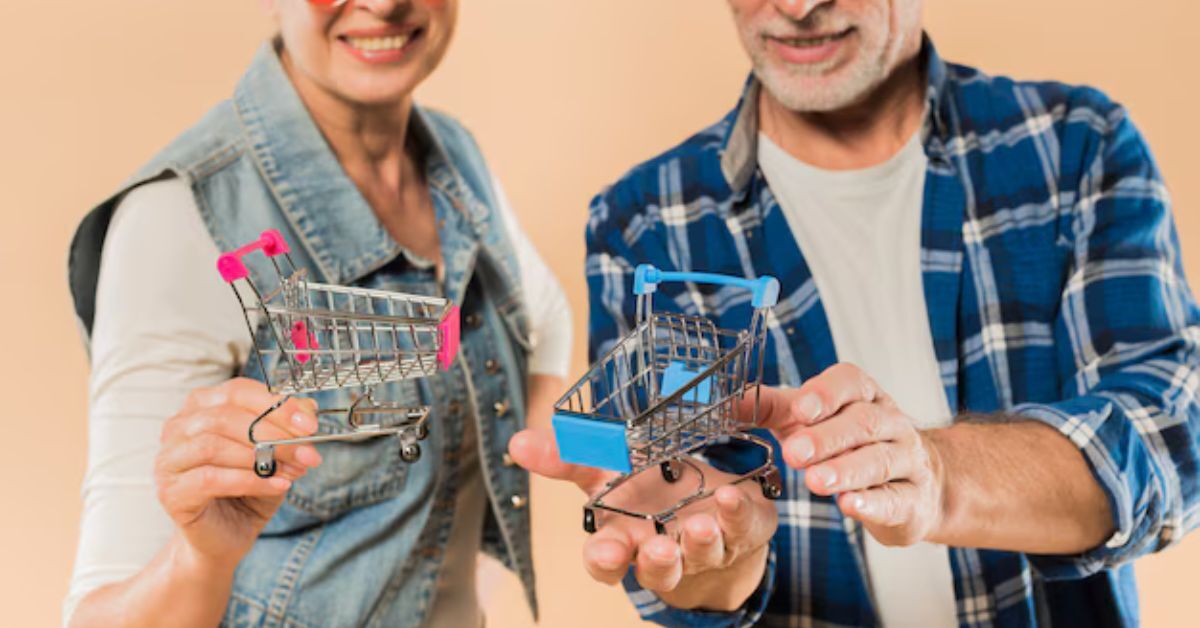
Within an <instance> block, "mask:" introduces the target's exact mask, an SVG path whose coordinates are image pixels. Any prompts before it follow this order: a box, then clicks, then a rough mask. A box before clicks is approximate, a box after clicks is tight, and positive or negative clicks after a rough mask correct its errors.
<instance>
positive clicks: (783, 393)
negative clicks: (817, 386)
mask: <svg viewBox="0 0 1200 628" xmlns="http://www.w3.org/2000/svg"><path fill="white" fill-rule="evenodd" d="M799 393H800V390H799V389H796V388H783V387H775V386H759V387H758V397H757V401H758V412H757V416H756V413H755V408H754V402H755V391H754V390H753V389H751V390H747V391H746V395H745V397H742V398H741V399H738V400H737V402H736V406H735V408H734V411H735V413H736V415H737V417H738V418H739V419H740V420H741V421H743V422H745V423H753V424H754V425H755V426H757V427H763V428H767V429H769V430H771V431H772V432H774V433H775V436H776V437H777V438H778V439H779V440H780V441H783V440H784V439H786V438H788V437H789V436H791V435H792V434H793V433H795V432H796V431H798V430H800V429H802V428H805V427H808V425H809V424H810V420H809V418H808V417H807V416H805V415H804V413H802V412H801V411H800V409H799V408H798V407H797V399H798V397H799Z"/></svg>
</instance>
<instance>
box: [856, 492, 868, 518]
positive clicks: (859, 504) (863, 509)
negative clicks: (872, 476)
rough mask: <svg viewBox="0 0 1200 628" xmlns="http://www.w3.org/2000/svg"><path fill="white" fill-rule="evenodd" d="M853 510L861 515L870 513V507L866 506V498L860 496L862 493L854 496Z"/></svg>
mask: <svg viewBox="0 0 1200 628" xmlns="http://www.w3.org/2000/svg"><path fill="white" fill-rule="evenodd" d="M854 510H855V511H856V512H858V513H859V514H862V515H869V514H871V509H870V508H868V507H867V500H865V499H863V498H862V495H855V496H854Z"/></svg>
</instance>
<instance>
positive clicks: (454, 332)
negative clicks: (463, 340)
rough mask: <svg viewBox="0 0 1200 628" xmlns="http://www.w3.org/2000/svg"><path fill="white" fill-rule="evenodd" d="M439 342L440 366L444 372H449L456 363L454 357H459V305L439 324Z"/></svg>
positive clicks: (438, 356) (451, 307)
mask: <svg viewBox="0 0 1200 628" xmlns="http://www.w3.org/2000/svg"><path fill="white" fill-rule="evenodd" d="M438 341H439V345H438V353H437V360H438V366H440V367H442V370H443V371H449V370H450V365H451V364H453V363H454V356H456V355H458V306H457V305H451V306H450V311H449V312H446V317H445V318H443V319H442V322H440V323H438Z"/></svg>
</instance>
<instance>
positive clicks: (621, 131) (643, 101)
mask: <svg viewBox="0 0 1200 628" xmlns="http://www.w3.org/2000/svg"><path fill="white" fill-rule="evenodd" d="M462 4H463V7H462V11H461V13H462V17H461V23H460V28H459V33H458V37H457V41H456V42H455V44H454V46H453V47H452V48H451V51H450V55H449V57H448V59H447V61H446V63H445V65H444V66H443V67H442V69H441V70H440V71H439V73H438V74H437V75H436V76H435V77H434V79H433V80H431V81H430V82H429V84H428V85H427V86H425V88H424V89H423V90H422V97H423V100H424V102H426V103H430V104H435V105H437V106H439V107H442V108H444V109H446V110H449V111H451V112H454V113H455V114H457V115H458V116H459V117H460V118H461V119H462V120H464V121H465V122H466V124H467V125H468V126H469V127H470V128H471V129H473V130H474V132H475V134H476V135H477V136H478V138H479V139H480V141H481V143H482V145H483V146H484V148H485V151H486V152H487V154H488V156H489V157H490V160H491V162H492V165H493V167H494V168H495V170H496V171H497V172H498V173H499V174H500V176H501V178H502V179H503V180H504V181H505V184H506V186H507V189H508V192H509V195H510V196H511V197H512V200H513V201H514V203H515V205H516V207H517V210H518V212H519V213H520V215H521V217H522V219H523V222H524V224H525V226H526V228H527V229H528V230H529V232H530V233H531V235H532V238H533V240H534V241H535V242H536V244H537V245H538V246H539V247H540V248H541V249H542V252H543V254H544V255H545V256H546V257H547V258H549V260H550V261H551V263H552V265H553V267H554V268H555V269H556V270H557V271H558V273H559V277H560V278H561V279H562V280H563V282H564V284H565V285H566V288H567V291H568V294H569V297H570V299H571V303H572V305H573V307H574V308H575V321H576V325H577V330H578V334H577V335H578V338H577V340H578V342H577V348H576V354H575V362H574V365H575V371H574V372H579V370H580V369H582V367H583V354H584V351H583V346H584V344H583V339H584V333H585V332H584V329H585V327H584V325H585V321H586V319H585V314H586V312H585V300H584V299H585V294H584V285H583V282H582V280H581V278H582V255H583V248H582V230H583V227H582V226H583V223H584V219H585V208H586V205H587V202H588V200H589V199H590V197H591V196H592V195H593V194H594V193H595V192H596V191H598V190H599V189H600V188H601V186H603V185H604V184H606V183H608V182H610V181H612V180H613V179H614V178H616V177H617V176H618V175H620V174H621V173H622V172H623V171H624V170H625V169H626V168H628V167H629V166H631V165H632V164H634V163H635V162H637V161H640V160H642V159H644V158H646V157H649V156H651V155H653V154H655V153H657V152H659V151H661V150H663V149H665V148H667V147H669V146H671V145H673V144H674V143H676V142H677V141H679V140H681V139H682V138H684V137H686V136H687V135H688V134H690V133H691V132H693V131H694V130H696V129H699V128H701V127H702V126H705V125H707V124H709V123H710V122H711V121H714V120H715V119H717V118H718V117H719V116H720V115H722V114H723V113H724V112H725V111H727V110H728V109H729V108H730V107H731V106H732V105H733V104H734V102H735V99H736V97H737V93H738V88H739V86H740V85H741V82H742V80H743V77H744V74H745V72H746V70H747V64H746V61H745V59H744V56H743V53H742V51H741V49H740V47H739V46H738V43H737V41H736V37H735V34H734V31H733V29H732V27H731V24H730V20H729V18H728V15H727V9H726V7H725V4H724V3H723V2H720V1H719V0H604V1H601V2H582V1H579V0H503V1H501V0H464V2H463V3H462ZM926 13H927V24H928V28H929V30H930V31H931V32H932V34H933V36H934V37H935V39H936V41H937V42H938V44H939V47H940V50H941V52H942V54H943V55H944V56H946V57H947V58H950V59H953V60H957V61H961V62H965V63H970V64H973V65H977V66H980V67H982V68H984V69H986V70H988V71H991V72H993V73H1006V74H1012V75H1015V76H1018V77H1023V78H1055V79H1060V80H1066V81H1071V82H1087V83H1091V84H1094V85H1097V86H1099V87H1100V88H1102V89H1104V90H1106V91H1107V92H1108V93H1109V94H1111V95H1113V96H1114V97H1115V98H1117V99H1119V100H1121V101H1123V102H1124V103H1126V104H1127V105H1128V106H1129V107H1130V109H1132V111H1133V114H1134V117H1135V118H1136V120H1137V121H1138V122H1139V124H1140V126H1141V128H1142V129H1143V131H1144V132H1145V134H1146V135H1147V136H1148V137H1149V139H1150V142H1151V144H1152V146H1153V147H1154V150H1155V153H1156V155H1157V158H1158V160H1159V163H1160V164H1161V165H1162V169H1163V170H1164V171H1165V173H1166V178H1167V181H1168V183H1169V185H1170V187H1171V189H1172V192H1173V194H1174V198H1175V201H1176V208H1177V220H1178V222H1179V225H1180V228H1181V231H1182V234H1183V242H1184V247H1185V249H1186V251H1185V253H1186V262H1187V266H1188V271H1189V274H1190V275H1191V276H1192V277H1193V278H1195V277H1200V249H1198V247H1200V216H1198V215H1197V213H1196V212H1195V211H1194V210H1189V209H1187V208H1192V207H1194V206H1195V205H1196V204H1197V203H1200V178H1198V177H1196V175H1195V174H1194V170H1195V167H1196V160H1195V159H1194V158H1192V157H1191V154H1190V152H1191V150H1193V149H1194V148H1195V146H1196V143H1197V140H1200V122H1198V117H1197V115H1196V113H1195V110H1196V106H1197V99H1198V98H1200V90H1198V89H1197V87H1196V84H1195V79H1196V77H1197V76H1198V74H1197V69H1196V63H1197V61H1200V41H1198V38H1197V37H1196V36H1195V34H1194V32H1195V31H1194V29H1195V25H1196V24H1197V23H1198V22H1200V9H1198V8H1197V5H1196V4H1195V3H1194V2H1191V1H1190V0H1153V1H1152V0H1145V1H1143V2H1138V3H1125V2H1097V1H1096V0H1070V1H1059V2H1053V3H1051V2H1046V0H1003V1H1001V0H972V1H965V0H930V1H929V2H927V11H926ZM0 24H3V25H4V37H3V38H2V39H0V85H2V86H3V94H4V95H3V97H2V98H0V147H2V148H0V183H2V186H0V193H2V194H3V197H4V198H5V199H6V201H5V205H6V206H5V208H4V210H3V211H2V212H0V264H2V268H4V269H5V270H6V271H7V272H5V273H3V279H2V280H0V281H2V283H0V288H2V289H3V293H2V294H3V297H2V298H3V306H0V330H3V338H2V339H0V391H2V393H3V396H2V399H3V406H4V412H3V414H4V427H3V432H0V434H2V435H3V436H2V437H0V477H2V478H3V479H4V480H3V482H2V483H0V504H3V507H2V508H3V514H2V515H0V599H2V600H4V603H3V604H2V605H0V624H3V625H10V626H49V625H53V624H54V623H56V622H57V621H58V615H59V610H58V608H59V606H58V605H59V601H60V600H61V598H62V595H63V593H64V591H65V587H66V582H67V578H68V575H69V573H70V569H71V562H72V560H73V553H74V548H75V534H76V527H77V525H78V516H79V501H78V489H79V482H80V479H81V477H82V474H83V470H84V465H85V451H86V450H85V438H86V436H85V435H86V423H85V411H86V406H85V381H86V374H87V368H86V362H85V359H84V355H83V352H82V351H81V349H80V346H79V343H78V336H77V334H76V331H75V327H74V323H73V319H72V316H71V313H70V306H69V303H68V299H67V292H66V285H65V282H64V272H65V269H64V260H65V252H66V245H67V241H68V238H69V236H70V233H71V230H72V227H73V226H74V224H75V223H76V221H77V220H78V219H79V218H80V217H81V216H82V214H83V212H84V211H85V210H86V209H87V208H88V207H89V205H90V204H91V203H93V202H95V201H97V200H99V199H101V198H102V197H103V196H104V195H106V194H107V193H108V192H109V191H111V190H112V189H113V188H114V187H115V186H116V185H117V184H118V183H119V182H120V181H121V180H122V179H123V178H124V177H125V176H127V175H128V174H129V173H131V172H132V171H133V169H134V168H135V167H136V166H137V165H138V164H140V163H141V162H142V161H144V160H145V159H147V158H148V157H150V156H151V155H152V154H153V153H154V152H155V151H156V150H157V149H158V148H159V147H161V146H162V145H164V144H165V143H166V142H167V141H168V140H170V139H171V138H172V137H173V136H174V135H175V134H177V133H178V132H180V131H182V130H183V129H184V128H185V127H186V126H188V125H189V124H190V123H191V122H192V121H194V120H196V119H197V118H198V117H199V116H200V115H201V114H202V113H203V112H204V111H205V110H207V109H208V108H209V107H210V106H211V105H212V104H213V103H214V102H216V101H217V100H219V99H221V98H223V97H225V96H226V95H227V94H229V93H230V91H231V89H232V87H233V85H234V82H235V81H236V80H237V78H238V76H239V75H240V73H241V71H242V69H243V68H244V66H245V65H246V64H247V62H248V61H249V59H250V57H251V55H252V54H253V52H254V50H255V47H256V45H257V43H258V42H259V41H260V40H261V39H262V38H263V37H264V36H265V35H266V34H267V33H268V32H269V29H270V24H269V23H268V21H267V20H266V19H264V18H263V16H262V14H261V12H260V10H259V8H258V3H256V2H252V1H251V0H215V1H212V0H210V1H199V2H165V1H163V0H106V1H103V2H97V1H86V2H18V1H13V0H9V1H5V2H0ZM534 491H535V504H536V508H535V511H534V535H535V538H537V539H538V541H537V543H536V546H535V548H536V561H537V567H538V570H539V574H540V576H541V585H540V586H541V589H540V593H541V597H542V600H543V604H544V606H543V608H544V611H545V614H544V625H549V626H567V625H571V626H618V625H631V624H634V623H636V620H635V618H634V615H633V612H632V611H631V610H630V608H629V607H628V606H627V605H626V603H625V601H624V599H623V596H622V595H621V594H620V593H619V592H618V591H616V590H613V589H607V588H604V587H602V586H600V585H596V584H592V583H591V582H590V581H589V580H588V579H587V577H586V576H585V574H584V572H583V569H582V567H581V566H580V563H579V560H578V556H579V548H580V543H581V541H582V540H583V533H582V532H581V531H580V530H579V510H578V508H579V505H580V503H581V499H580V496H579V495H578V494H576V492H575V491H574V489H572V488H570V487H557V486H549V485H547V484H545V483H536V484H535V488H534ZM1198 560H1200V540H1197V539H1195V538H1193V539H1191V540H1189V541H1187V542H1185V543H1184V544H1183V545H1182V546H1181V547H1180V548H1178V549H1175V550H1173V551H1171V552H1169V553H1167V554H1164V555H1159V556H1153V557H1150V558H1147V559H1145V560H1143V561H1142V562H1141V563H1139V565H1138V571H1139V572H1140V576H1141V590H1142V594H1141V595H1142V600H1143V608H1144V618H1145V620H1146V624H1147V625H1149V626H1172V625H1174V626H1183V625H1186V624H1189V623H1191V624H1193V625H1194V622H1195V609H1194V606H1195V601H1194V599H1188V595H1189V594H1190V595H1193V596H1194V595H1195V594H1194V592H1193V589H1194V586H1193V583H1194V582H1196V578H1195V574H1196V571H1197V561H1198ZM491 618H492V624H491V625H494V626H524V625H528V624H529V622H530V620H529V618H528V614H527V612H526V611H525V610H524V609H523V608H522V606H521V604H520V600H519V597H518V594H517V589H516V586H515V583H513V582H511V581H504V582H503V583H501V585H500V588H499V591H498V593H497V594H496V595H495V596H494V599H493V603H492V610H491Z"/></svg>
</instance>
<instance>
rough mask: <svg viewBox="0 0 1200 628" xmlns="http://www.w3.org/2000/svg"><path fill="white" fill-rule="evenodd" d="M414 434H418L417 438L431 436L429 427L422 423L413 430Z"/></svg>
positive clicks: (421, 438) (422, 438)
mask: <svg viewBox="0 0 1200 628" xmlns="http://www.w3.org/2000/svg"><path fill="white" fill-rule="evenodd" d="M413 436H416V437H417V440H425V439H426V438H428V437H429V428H428V427H426V425H425V424H424V423H422V424H420V425H418V426H417V427H416V429H414V430H413Z"/></svg>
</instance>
